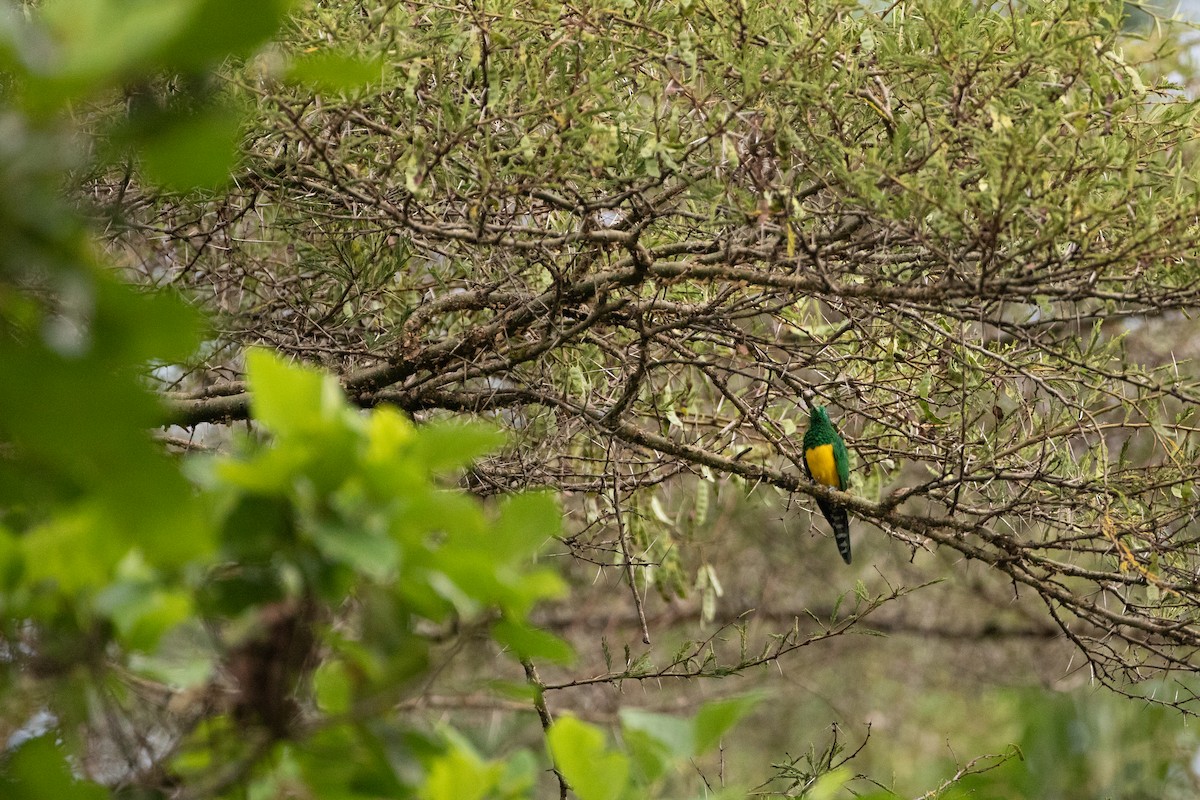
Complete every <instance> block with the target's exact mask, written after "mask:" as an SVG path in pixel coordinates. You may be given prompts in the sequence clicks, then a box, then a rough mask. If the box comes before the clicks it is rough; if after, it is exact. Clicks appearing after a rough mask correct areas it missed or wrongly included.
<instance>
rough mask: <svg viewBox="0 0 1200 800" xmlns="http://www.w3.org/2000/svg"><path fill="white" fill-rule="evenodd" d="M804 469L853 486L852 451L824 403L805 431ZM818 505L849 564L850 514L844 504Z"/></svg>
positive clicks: (831, 483)
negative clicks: (849, 449)
mask: <svg viewBox="0 0 1200 800" xmlns="http://www.w3.org/2000/svg"><path fill="white" fill-rule="evenodd" d="M804 468H805V470H807V472H808V477H810V478H812V479H813V480H814V481H816V482H817V483H820V484H822V485H824V486H828V487H830V488H832V489H839V490H841V491H845V490H846V489H847V488H848V487H849V485H850V453H849V451H848V450H846V443H845V442H843V441H842V437H841V436H839V435H838V432H837V428H835V427H833V423H832V422H830V421H829V414H828V413H827V412H826V411H825V407H824V406H818V405H814V406H813V407H812V415H811V416H810V417H809V420H808V430H807V431H805V433H804ZM817 505H818V506H819V507H820V509H821V513H822V514H824V515H825V519H826V521H828V522H829V527H831V528H833V540H834V541H835V542H837V548H838V552H839V553H841V554H842V560H843V561H845V562H846V563H847V564H849V563H850V515H849V514H848V513H847V511H846V509H845V507H844V506H839V505H837V504H835V503H831V502H830V501H828V500H822V499H820V498H817Z"/></svg>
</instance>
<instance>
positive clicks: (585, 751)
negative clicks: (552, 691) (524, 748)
mask: <svg viewBox="0 0 1200 800" xmlns="http://www.w3.org/2000/svg"><path fill="white" fill-rule="evenodd" d="M546 740H547V743H548V744H549V747H550V755H551V756H552V757H553V758H554V764H555V766H556V767H558V770H559V771H560V772H562V774H563V777H565V778H566V779H567V782H568V783H569V784H570V785H571V788H572V789H574V790H575V794H576V795H578V796H579V800H616V798H618V797H620V796H621V795H622V793H624V791H625V786H626V784H628V782H629V758H628V757H627V756H625V755H624V754H623V753H619V752H615V751H612V750H609V749H608V748H607V747H606V746H605V742H604V732H603V731H601V730H600V729H599V728H597V727H595V726H593V725H589V724H587V723H586V722H581V721H580V720H578V719H576V718H575V717H572V716H570V715H564V716H561V717H559V718H558V720H557V721H556V722H555V723H554V724H553V725H552V726H551V727H550V731H549V733H547V734H546Z"/></svg>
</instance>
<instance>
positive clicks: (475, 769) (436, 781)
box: [419, 743, 504, 800]
mask: <svg viewBox="0 0 1200 800" xmlns="http://www.w3.org/2000/svg"><path fill="white" fill-rule="evenodd" d="M503 775H504V765H503V764H500V763H496V762H485V761H483V760H482V759H480V758H479V756H477V755H475V754H474V753H473V752H471V751H470V750H469V749H467V748H466V747H464V746H459V745H457V743H456V744H455V746H454V747H453V748H452V749H451V750H450V752H448V753H446V754H445V755H443V756H440V757H439V758H437V759H435V760H434V762H433V764H432V765H431V766H430V768H429V776H428V777H427V778H426V779H425V784H424V785H423V786H422V787H421V790H420V794H419V796H420V797H421V798H422V800H482V798H484V797H487V796H489V795H490V793H491V792H492V790H493V789H494V788H495V786H496V784H497V783H499V781H500V779H501V777H503Z"/></svg>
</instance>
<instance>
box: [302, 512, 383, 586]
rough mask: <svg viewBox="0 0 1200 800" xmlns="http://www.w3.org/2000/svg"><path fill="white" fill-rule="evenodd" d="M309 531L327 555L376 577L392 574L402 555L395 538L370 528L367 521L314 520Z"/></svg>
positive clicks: (364, 573)
mask: <svg viewBox="0 0 1200 800" xmlns="http://www.w3.org/2000/svg"><path fill="white" fill-rule="evenodd" d="M307 531H308V535H309V538H310V539H311V540H312V542H313V544H315V545H316V546H317V549H318V550H320V551H321V554H322V555H324V556H325V557H326V558H328V559H330V560H331V561H334V562H336V563H339V564H345V565H346V566H348V567H350V568H352V569H354V570H355V571H357V572H360V573H362V574H363V575H366V576H368V577H370V578H373V579H375V580H383V579H384V578H386V577H388V576H389V575H390V574H392V573H393V572H394V571H395V569H396V565H397V563H398V562H399V559H400V548H399V547H398V546H397V544H396V542H395V540H394V539H391V538H390V537H388V536H386V535H383V534H381V533H378V532H375V531H372V530H370V529H369V526H368V525H366V524H365V523H360V524H350V525H342V524H338V523H336V522H334V521H325V522H314V523H312V524H311V525H310V526H309V527H308V529H307Z"/></svg>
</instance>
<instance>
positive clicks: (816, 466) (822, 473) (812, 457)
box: [804, 444, 840, 489]
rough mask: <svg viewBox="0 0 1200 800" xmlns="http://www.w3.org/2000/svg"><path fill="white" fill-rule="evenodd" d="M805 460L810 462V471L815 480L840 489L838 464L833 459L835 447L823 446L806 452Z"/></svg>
mask: <svg viewBox="0 0 1200 800" xmlns="http://www.w3.org/2000/svg"><path fill="white" fill-rule="evenodd" d="M804 460H805V461H806V462H808V471H809V472H811V473H812V476H813V480H815V481H817V482H818V483H823V484H825V485H826V486H832V487H834V488H835V489H837V488H840V487H839V483H840V481H838V473H837V462H836V461H835V460H834V458H833V445H831V444H823V445H821V446H820V447H813V448H811V449H808V450H805V451H804Z"/></svg>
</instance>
